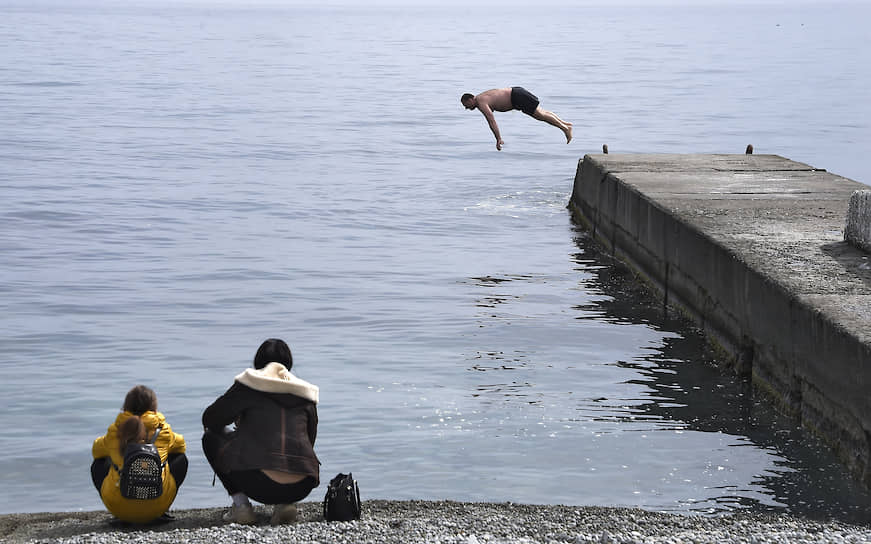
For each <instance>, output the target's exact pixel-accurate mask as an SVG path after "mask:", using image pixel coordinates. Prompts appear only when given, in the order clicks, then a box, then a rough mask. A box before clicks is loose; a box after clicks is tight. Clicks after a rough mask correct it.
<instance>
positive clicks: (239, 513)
mask: <svg viewBox="0 0 871 544" xmlns="http://www.w3.org/2000/svg"><path fill="white" fill-rule="evenodd" d="M221 519H223V520H224V521H226V522H227V523H238V524H240V525H251V524H252V523H254V522H256V521H257V514H255V513H254V507H253V506H251V505H250V504H244V505H242V506H236V505H233V506H231V507H230V509H229V510H227V511H226V512H224V515H223V516H221Z"/></svg>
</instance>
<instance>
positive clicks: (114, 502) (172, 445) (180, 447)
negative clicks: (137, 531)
mask: <svg viewBox="0 0 871 544" xmlns="http://www.w3.org/2000/svg"><path fill="white" fill-rule="evenodd" d="M132 416H133V414H131V413H130V412H121V413H120V414H118V417H117V418H115V423H113V424H112V425H110V426H109V429H108V430H107V431H106V434H105V435H104V436H101V437H100V438H98V439H96V440H94V446H93V447H92V448H91V452H92V453H93V455H94V459H99V458H101V457H111V458H112V463H114V464H115V466H116V467H121V466H123V464H124V457H123V456H122V454H121V451H120V449H119V442H118V427H120V426H121V424H122V423H124V421H126V420H127V419H128V418H130V417H132ZM139 417H140V418H141V419H142V423H144V424H145V429H146V431H147V433H148V437H149V439H150V438H151V437H152V436H153V435H154V430H155V429H157V427H158V426H159V425H162V426H163V428H161V429H160V434H159V435H157V441H156V442H155V446H156V447H157V451H158V452H159V453H160V459H161V461H163V462H164V463H165V462H166V458H167V457H168V456H169V455H170V454H171V453H184V452H185V443H184V437H183V436H182V435H180V434H177V433H174V432H172V428H170V426H169V424H168V423H167V422H166V418H165V417H163V414H161V413H160V412H145V413H144V414H142V415H141V416H139ZM120 481H121V476H120V474H118V470H116V469H115V468H114V467H113V468H111V469H109V474H108V475H107V476H106V479H105V480H103V486H102V487H101V488H100V498H101V499H103V504H105V505H106V508H107V509H108V510H109V512H111V513H112V514H113V515H115V517H117V518H118V519H120V520H123V521H129V522H132V523H147V522H149V521H151V520H153V519H156V518H159V517H160V516H162V515H163V514H164V513H165V512H166V511H167V510H169V507H170V506H171V505H172V501H174V500H175V495H176V493H178V487H177V486H176V484H175V478H173V477H172V474H170V472H169V466H168V465H166V466H164V467H163V494H161V495H160V496H159V497H157V498H156V499H149V500H137V499H125V498H124V497H122V496H121V488H120V487H119V484H120Z"/></svg>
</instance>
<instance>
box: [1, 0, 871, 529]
mask: <svg viewBox="0 0 871 544" xmlns="http://www.w3.org/2000/svg"><path fill="white" fill-rule="evenodd" d="M869 15H871V13H869V10H868V8H866V7H863V6H860V5H852V6H850V5H834V6H833V5H828V6H825V7H822V6H820V7H817V6H812V5H805V6H800V7H779V8H778V7H740V8H733V7H726V6H720V7H716V6H713V7H711V6H709V7H696V8H679V7H668V6H647V7H644V8H630V7H614V6H611V7H604V6H602V7H597V6H577V7H572V8H559V9H556V8H554V9H541V10H540V11H536V12H535V13H530V12H529V11H528V10H523V11H520V10H518V9H507V10H495V9H487V10H475V9H467V8H458V7H451V8H441V9H439V8H427V9H411V8H366V9H363V8H322V9H314V8H302V7H288V6H285V7H277V6H272V7H251V6H246V7H242V5H241V3H240V5H238V6H233V5H228V4H222V5H208V4H199V5H197V4H173V5H170V4H164V3H150V2H149V3H144V2H143V3H139V4H137V3H132V2H131V3H126V2H125V3H115V2H113V3H109V2H107V3H87V4H85V3H73V4H67V3H47V2H35V3H34V2H30V1H28V2H24V1H23V0H20V1H19V0H12V1H11V2H10V1H7V2H4V3H3V4H2V5H0V43H2V44H3V45H2V47H0V59H2V62H0V118H2V119H3V126H2V128H0V255H2V261H0V429H2V431H0V483H2V488H3V493H2V494H0V512H6V513H8V512H28V511H44V510H49V511H62V510H93V509H99V508H101V503H100V501H99V498H98V497H97V494H96V492H95V490H94V489H93V488H92V486H91V484H90V481H89V475H88V464H89V463H90V445H91V441H92V440H93V439H94V438H95V437H97V436H99V435H100V434H102V433H103V432H104V431H105V428H106V426H107V425H108V424H109V423H110V422H111V421H112V420H113V419H114V417H115V414H116V412H117V410H118V408H119V407H120V405H121V403H122V399H123V396H124V394H125V392H126V391H127V390H128V389H129V388H130V387H131V386H132V385H134V384H137V383H146V384H148V385H150V386H152V387H153V388H154V389H155V390H156V391H157V393H158V395H159V398H160V409H161V410H162V411H163V412H164V413H165V414H166V415H167V417H168V418H169V421H170V423H171V424H172V425H173V428H174V429H175V430H176V431H178V432H181V433H183V434H184V435H185V437H186V439H187V442H188V447H189V449H188V452H189V456H190V460H191V467H190V472H189V476H188V480H187V482H186V483H185V485H184V487H183V488H182V492H181V494H180V495H179V497H178V500H177V501H176V506H177V507H197V506H217V505H222V504H225V503H227V498H226V497H225V496H224V494H223V493H222V491H221V488H220V486H219V487H212V486H211V482H212V474H211V472H210V470H209V467H208V465H207V463H206V461H205V459H204V457H203V455H202V449H201V447H200V443H199V439H200V436H201V425H200V415H201V413H202V410H203V408H204V407H205V406H207V405H208V404H209V403H210V402H211V401H212V400H213V399H214V398H215V397H216V396H217V395H219V394H220V393H222V392H223V391H224V390H225V389H226V388H227V387H228V386H229V385H230V383H231V380H232V377H233V376H234V375H235V374H236V373H238V372H240V371H241V370H242V369H243V368H244V367H246V366H247V365H249V364H250V360H251V358H252V357H253V355H254V351H255V350H256V348H257V346H258V345H259V344H260V342H261V341H262V340H263V339H265V338H268V337H272V336H277V337H281V338H284V339H286V340H287V341H288V342H289V343H290V345H291V347H292V349H293V351H294V357H295V361H296V363H295V368H294V370H295V371H296V373H297V374H298V375H300V376H301V377H303V378H305V379H307V380H310V381H312V382H314V383H316V384H318V385H319V386H320V387H321V404H320V407H319V411H320V417H321V425H320V432H319V437H318V443H317V451H318V453H319V455H320V457H321V460H322V462H323V466H322V475H323V477H324V479H327V478H329V477H331V476H332V475H333V474H335V473H337V472H340V471H345V472H347V471H349V470H350V471H353V472H354V474H355V476H357V478H358V479H359V481H360V485H361V488H362V492H363V495H364V498H389V499H411V498H423V499H441V498H448V499H457V500H488V501H515V502H529V503H567V504H578V505H628V506H640V507H643V508H648V509H654V510H667V511H688V512H703V513H706V512H721V511H730V510H735V509H747V508H749V509H756V510H776V511H789V512H795V513H799V514H803V515H809V516H822V517H828V516H833V517H838V518H842V519H851V520H865V519H867V515H868V511H869V508H871V499H869V494H868V493H866V492H865V491H863V490H861V489H859V488H858V487H857V486H855V485H854V484H852V483H851V482H850V480H849V478H848V477H847V476H846V475H845V474H844V473H843V471H842V470H841V469H840V467H839V466H838V464H837V463H836V462H835V461H834V459H833V458H832V457H831V456H830V455H828V454H826V453H825V451H824V450H823V449H821V448H820V447H819V445H818V444H817V443H816V442H815V441H814V440H813V439H812V438H811V437H809V436H807V435H806V434H803V433H802V432H801V431H799V430H796V429H795V428H794V426H793V424H792V423H791V422H790V421H789V420H785V419H783V418H780V417H778V416H777V415H776V414H774V413H773V412H772V411H771V409H770V408H768V407H767V406H766V404H765V403H762V402H760V400H759V399H758V398H756V396H755V395H754V394H753V392H752V391H751V390H749V389H748V388H747V387H746V386H742V385H740V384H737V385H736V384H735V383H733V382H732V380H731V378H730V377H728V376H723V375H721V374H720V373H719V372H718V371H717V370H716V369H715V368H714V367H713V366H711V364H710V363H711V356H710V355H709V354H708V353H707V352H706V351H705V349H704V343H703V342H702V341H701V339H700V337H699V336H698V334H697V333H696V332H695V331H694V330H693V329H692V327H689V326H688V325H687V324H686V323H682V322H678V321H674V320H670V319H667V318H666V317H664V316H663V315H662V312H661V310H660V309H659V308H657V306H656V303H655V302H651V301H650V300H649V299H648V298H647V296H646V295H645V294H644V293H641V292H638V291H637V289H635V288H634V287H633V284H632V282H630V281H627V279H626V277H625V271H623V270H622V269H621V268H620V267H619V266H615V265H614V263H611V262H610V260H609V259H608V257H607V256H604V255H601V254H599V253H598V252H597V250H596V248H595V246H594V245H592V244H591V243H590V242H589V240H588V239H587V237H586V235H585V234H584V232H582V231H581V230H579V229H578V228H576V227H575V226H573V225H572V223H571V221H570V218H569V214H568V212H567V211H566V209H565V206H566V204H567V202H568V198H569V194H570V192H571V184H572V179H573V177H574V173H575V168H576V165H577V161H578V160H579V159H580V158H581V157H582V156H583V155H584V154H585V153H587V152H597V151H598V150H599V149H600V148H601V145H602V144H603V143H607V144H608V145H609V147H610V149H611V152H735V153H740V152H743V150H744V147H745V146H746V145H747V144H748V143H752V144H753V145H754V146H755V148H756V150H757V153H776V154H780V155H783V156H786V157H789V158H792V159H795V160H799V161H803V162H807V163H810V164H812V165H814V166H816V167H819V168H826V169H829V170H830V171H833V172H835V173H837V174H841V175H844V176H847V177H851V178H853V179H856V180H858V181H865V182H868V181H869V180H871V167H869V165H868V163H867V161H865V160H863V159H864V158H865V157H864V155H865V154H866V153H867V149H868V144H869V124H868V123H869V117H871V116H869V105H868V104H869V102H868V100H867V87H868V84H869V79H868V74H867V70H866V69H865V67H867V66H869V65H871V58H869V57H871V53H869V49H868V48H867V47H866V43H865V37H864V36H865V31H866V28H865V26H866V25H865V21H867V20H868V16H869ZM507 85H524V86H526V87H527V88H529V89H530V90H532V91H533V92H535V93H536V94H538V95H539V97H540V98H541V100H542V105H543V106H544V107H546V108H547V109H551V110H553V111H556V112H557V113H558V114H559V115H560V116H561V117H563V118H564V119H566V120H569V121H572V122H573V123H574V126H575V140H574V141H573V142H572V143H571V144H570V145H566V144H565V141H564V139H563V136H562V134H561V133H560V132H559V131H558V130H557V129H555V128H553V127H550V126H547V125H545V124H543V123H538V122H535V121H533V120H531V119H529V118H528V117H526V116H524V115H522V114H520V113H518V112H512V113H505V114H501V115H499V116H498V118H497V119H498V121H499V122H500V125H501V128H502V132H503V138H504V140H505V148H504V150H503V151H502V152H501V153H499V152H497V151H496V150H495V147H494V141H493V138H492V136H491V134H490V132H489V130H488V129H487V126H486V124H485V122H484V119H483V118H482V117H481V116H480V115H479V114H478V113H477V112H467V111H464V110H463V109H462V107H461V105H460V104H459V95H460V94H461V93H462V92H465V91H471V92H479V91H482V90H485V89H488V88H492V87H496V86H507ZM322 495H323V486H322V487H321V488H319V489H317V490H315V491H314V492H313V494H312V496H311V498H312V499H314V500H317V499H319V498H321V497H322Z"/></svg>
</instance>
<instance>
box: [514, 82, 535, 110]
mask: <svg viewBox="0 0 871 544" xmlns="http://www.w3.org/2000/svg"><path fill="white" fill-rule="evenodd" d="M511 106H512V107H513V108H514V109H515V110H520V111H522V112H523V113H525V114H526V115H532V114H533V113H535V109H536V108H537V107H538V97H537V96H535V95H534V94H532V93H531V92H529V91H527V90H526V89H524V88H523V87H511Z"/></svg>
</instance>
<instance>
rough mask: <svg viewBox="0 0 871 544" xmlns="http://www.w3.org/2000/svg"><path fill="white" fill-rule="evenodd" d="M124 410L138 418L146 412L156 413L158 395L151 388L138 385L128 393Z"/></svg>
mask: <svg viewBox="0 0 871 544" xmlns="http://www.w3.org/2000/svg"><path fill="white" fill-rule="evenodd" d="M122 409H123V410H124V411H125V412H130V413H131V414H133V415H137V416H141V415H142V414H144V413H145V412H156V411H157V395H155V394H154V391H152V390H151V388H150V387H146V386H144V385H137V386H136V387H134V388H133V389H131V390H130V391H128V392H127V396H126V397H124V406H123V407H122Z"/></svg>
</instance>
